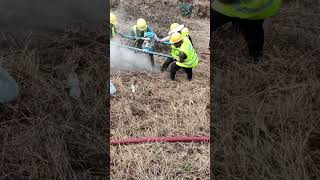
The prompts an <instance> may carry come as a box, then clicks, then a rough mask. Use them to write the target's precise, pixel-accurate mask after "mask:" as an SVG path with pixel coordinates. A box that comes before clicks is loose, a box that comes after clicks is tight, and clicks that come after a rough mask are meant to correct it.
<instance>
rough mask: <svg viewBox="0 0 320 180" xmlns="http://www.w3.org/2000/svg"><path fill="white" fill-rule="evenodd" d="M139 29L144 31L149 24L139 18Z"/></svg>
mask: <svg viewBox="0 0 320 180" xmlns="http://www.w3.org/2000/svg"><path fill="white" fill-rule="evenodd" d="M137 27H138V29H139V30H140V31H144V30H146V28H147V22H146V20H144V19H142V18H139V19H138V21H137Z"/></svg>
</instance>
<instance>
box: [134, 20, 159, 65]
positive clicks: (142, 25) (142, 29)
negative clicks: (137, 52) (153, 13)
mask: <svg viewBox="0 0 320 180" xmlns="http://www.w3.org/2000/svg"><path fill="white" fill-rule="evenodd" d="M147 32H149V34H150V33H152V34H154V39H155V40H158V39H159V38H158V37H157V35H156V33H154V31H153V30H152V29H151V27H150V25H148V24H147V22H146V20H144V19H143V18H139V19H138V20H137V24H135V25H134V26H132V28H131V35H132V36H134V37H145V36H146V33H147ZM143 42H144V40H143V39H137V40H136V41H135V47H136V48H139V49H142V44H143ZM149 56H150V62H151V65H152V67H154V57H153V54H150V53H149Z"/></svg>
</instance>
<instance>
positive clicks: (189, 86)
mask: <svg viewBox="0 0 320 180" xmlns="http://www.w3.org/2000/svg"><path fill="white" fill-rule="evenodd" d="M112 2H113V3H112V5H113V6H112V9H111V11H115V13H118V14H121V17H122V18H126V19H125V20H123V19H119V29H121V30H123V31H125V30H126V31H128V28H129V26H127V27H123V26H125V25H123V24H124V23H123V24H121V20H122V22H123V21H127V22H129V24H132V25H133V24H134V23H135V21H136V20H137V19H138V18H139V17H143V18H145V19H146V20H147V21H148V22H149V23H150V25H151V26H152V28H153V29H154V31H155V32H156V33H157V34H158V35H162V36H164V35H166V33H167V32H168V29H169V26H170V24H171V23H173V22H179V23H183V24H184V25H186V26H187V27H188V28H189V29H190V31H191V37H192V40H193V41H194V44H195V48H196V49H197V51H199V52H209V49H208V45H209V37H210V31H209V29H210V28H209V27H210V26H209V25H210V19H209V1H195V2H194V4H195V9H194V14H193V16H192V17H191V18H186V17H182V16H181V15H180V11H179V5H178V3H177V2H178V1H175V0H173V1H164V0H162V1H155V0H149V1H140V0H139V1H135V2H134V3H133V2H131V1H125V0H120V1H112ZM124 12H125V13H124ZM125 24H128V23H125ZM125 28H127V29H125ZM161 52H166V53H168V52H169V51H168V48H161ZM199 57H200V55H199ZM200 59H201V63H200V64H199V66H198V67H197V68H196V69H195V71H194V80H193V81H191V82H188V81H187V77H186V75H185V73H184V72H183V71H181V73H177V80H176V82H173V81H171V80H170V78H169V71H167V72H162V73H155V72H122V73H117V72H115V73H111V79H112V81H113V83H114V84H115V86H116V87H117V89H118V92H117V93H116V94H115V95H114V96H112V97H111V119H110V120H111V137H112V138H115V139H123V138H130V137H154V136H209V112H210V107H209V90H210V86H209V79H210V71H209V70H210V68H209V67H210V57H209V56H201V57H200ZM156 60H157V62H158V63H162V62H163V61H164V60H165V59H164V58H163V57H161V58H159V57H157V59H156ZM132 84H136V87H137V91H136V92H135V93H133V92H132V91H131V89H130V87H131V85H132ZM111 179H209V145H208V144H206V143H204V144H196V143H154V144H140V145H126V146H111Z"/></svg>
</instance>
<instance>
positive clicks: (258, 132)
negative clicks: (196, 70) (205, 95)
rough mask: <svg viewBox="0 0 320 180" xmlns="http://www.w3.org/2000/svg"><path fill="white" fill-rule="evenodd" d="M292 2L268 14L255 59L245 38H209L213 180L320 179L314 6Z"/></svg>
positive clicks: (319, 84) (318, 55) (319, 88)
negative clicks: (263, 41)
mask: <svg viewBox="0 0 320 180" xmlns="http://www.w3.org/2000/svg"><path fill="white" fill-rule="evenodd" d="M295 5H296V3H294V6H292V5H290V4H285V5H284V8H283V9H282V10H281V12H280V14H279V15H278V16H276V17H275V18H273V19H272V24H271V25H272V28H270V30H271V31H269V32H268V33H267V35H266V44H265V56H264V62H262V63H260V64H258V65H253V64H248V63H247V62H246V57H247V54H246V53H244V52H246V49H245V48H243V47H245V45H246V44H245V43H244V41H243V40H242V38H238V37H235V36H233V35H232V34H230V33H229V32H226V31H222V32H219V33H218V34H216V35H215V36H214V39H213V44H214V47H215V48H214V50H213V52H214V58H213V59H214V61H213V62H212V66H211V67H212V69H211V70H212V71H211V72H213V74H212V76H213V78H214V87H213V88H212V92H211V94H213V99H212V102H211V103H212V104H213V106H214V107H213V108H212V109H213V111H212V114H211V117H212V119H213V121H212V125H213V128H212V132H213V135H212V137H215V138H213V140H214V144H212V146H213V148H212V151H211V153H212V156H211V158H212V167H211V168H212V172H213V175H214V176H215V179H268V180H270V179H277V180H278V179H288V180H300V179H305V180H307V179H308V180H311V179H320V166H319V163H318V162H319V159H320V158H319V157H320V156H319V141H320V138H319V137H320V136H319V133H320V131H319V128H320V125H319V119H320V96H319V94H320V82H319V79H320V73H319V72H320V63H319V58H320V51H319V45H320V43H319V42H320V41H319V40H320V39H319V34H318V33H319V27H320V24H319V21H316V20H315V19H319V18H320V15H319V14H318V13H316V12H319V6H313V8H314V9H308V10H307V9H305V8H296V6H295Z"/></svg>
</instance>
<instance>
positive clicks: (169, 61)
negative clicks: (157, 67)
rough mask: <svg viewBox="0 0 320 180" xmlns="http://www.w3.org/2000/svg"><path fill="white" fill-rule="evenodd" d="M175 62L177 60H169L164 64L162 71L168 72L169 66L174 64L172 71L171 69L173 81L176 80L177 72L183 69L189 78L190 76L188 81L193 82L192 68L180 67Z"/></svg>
mask: <svg viewBox="0 0 320 180" xmlns="http://www.w3.org/2000/svg"><path fill="white" fill-rule="evenodd" d="M175 61H176V60H175V59H173V58H167V59H166V61H165V62H164V63H163V65H162V68H161V70H162V71H164V70H166V69H167V68H168V66H169V65H170V64H172V65H171V69H170V78H171V79H172V80H175V78H176V73H177V71H178V70H179V69H183V70H184V71H185V72H186V74H187V76H188V80H190V81H191V80H192V68H185V67H180V66H178V65H177V64H176V62H175Z"/></svg>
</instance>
